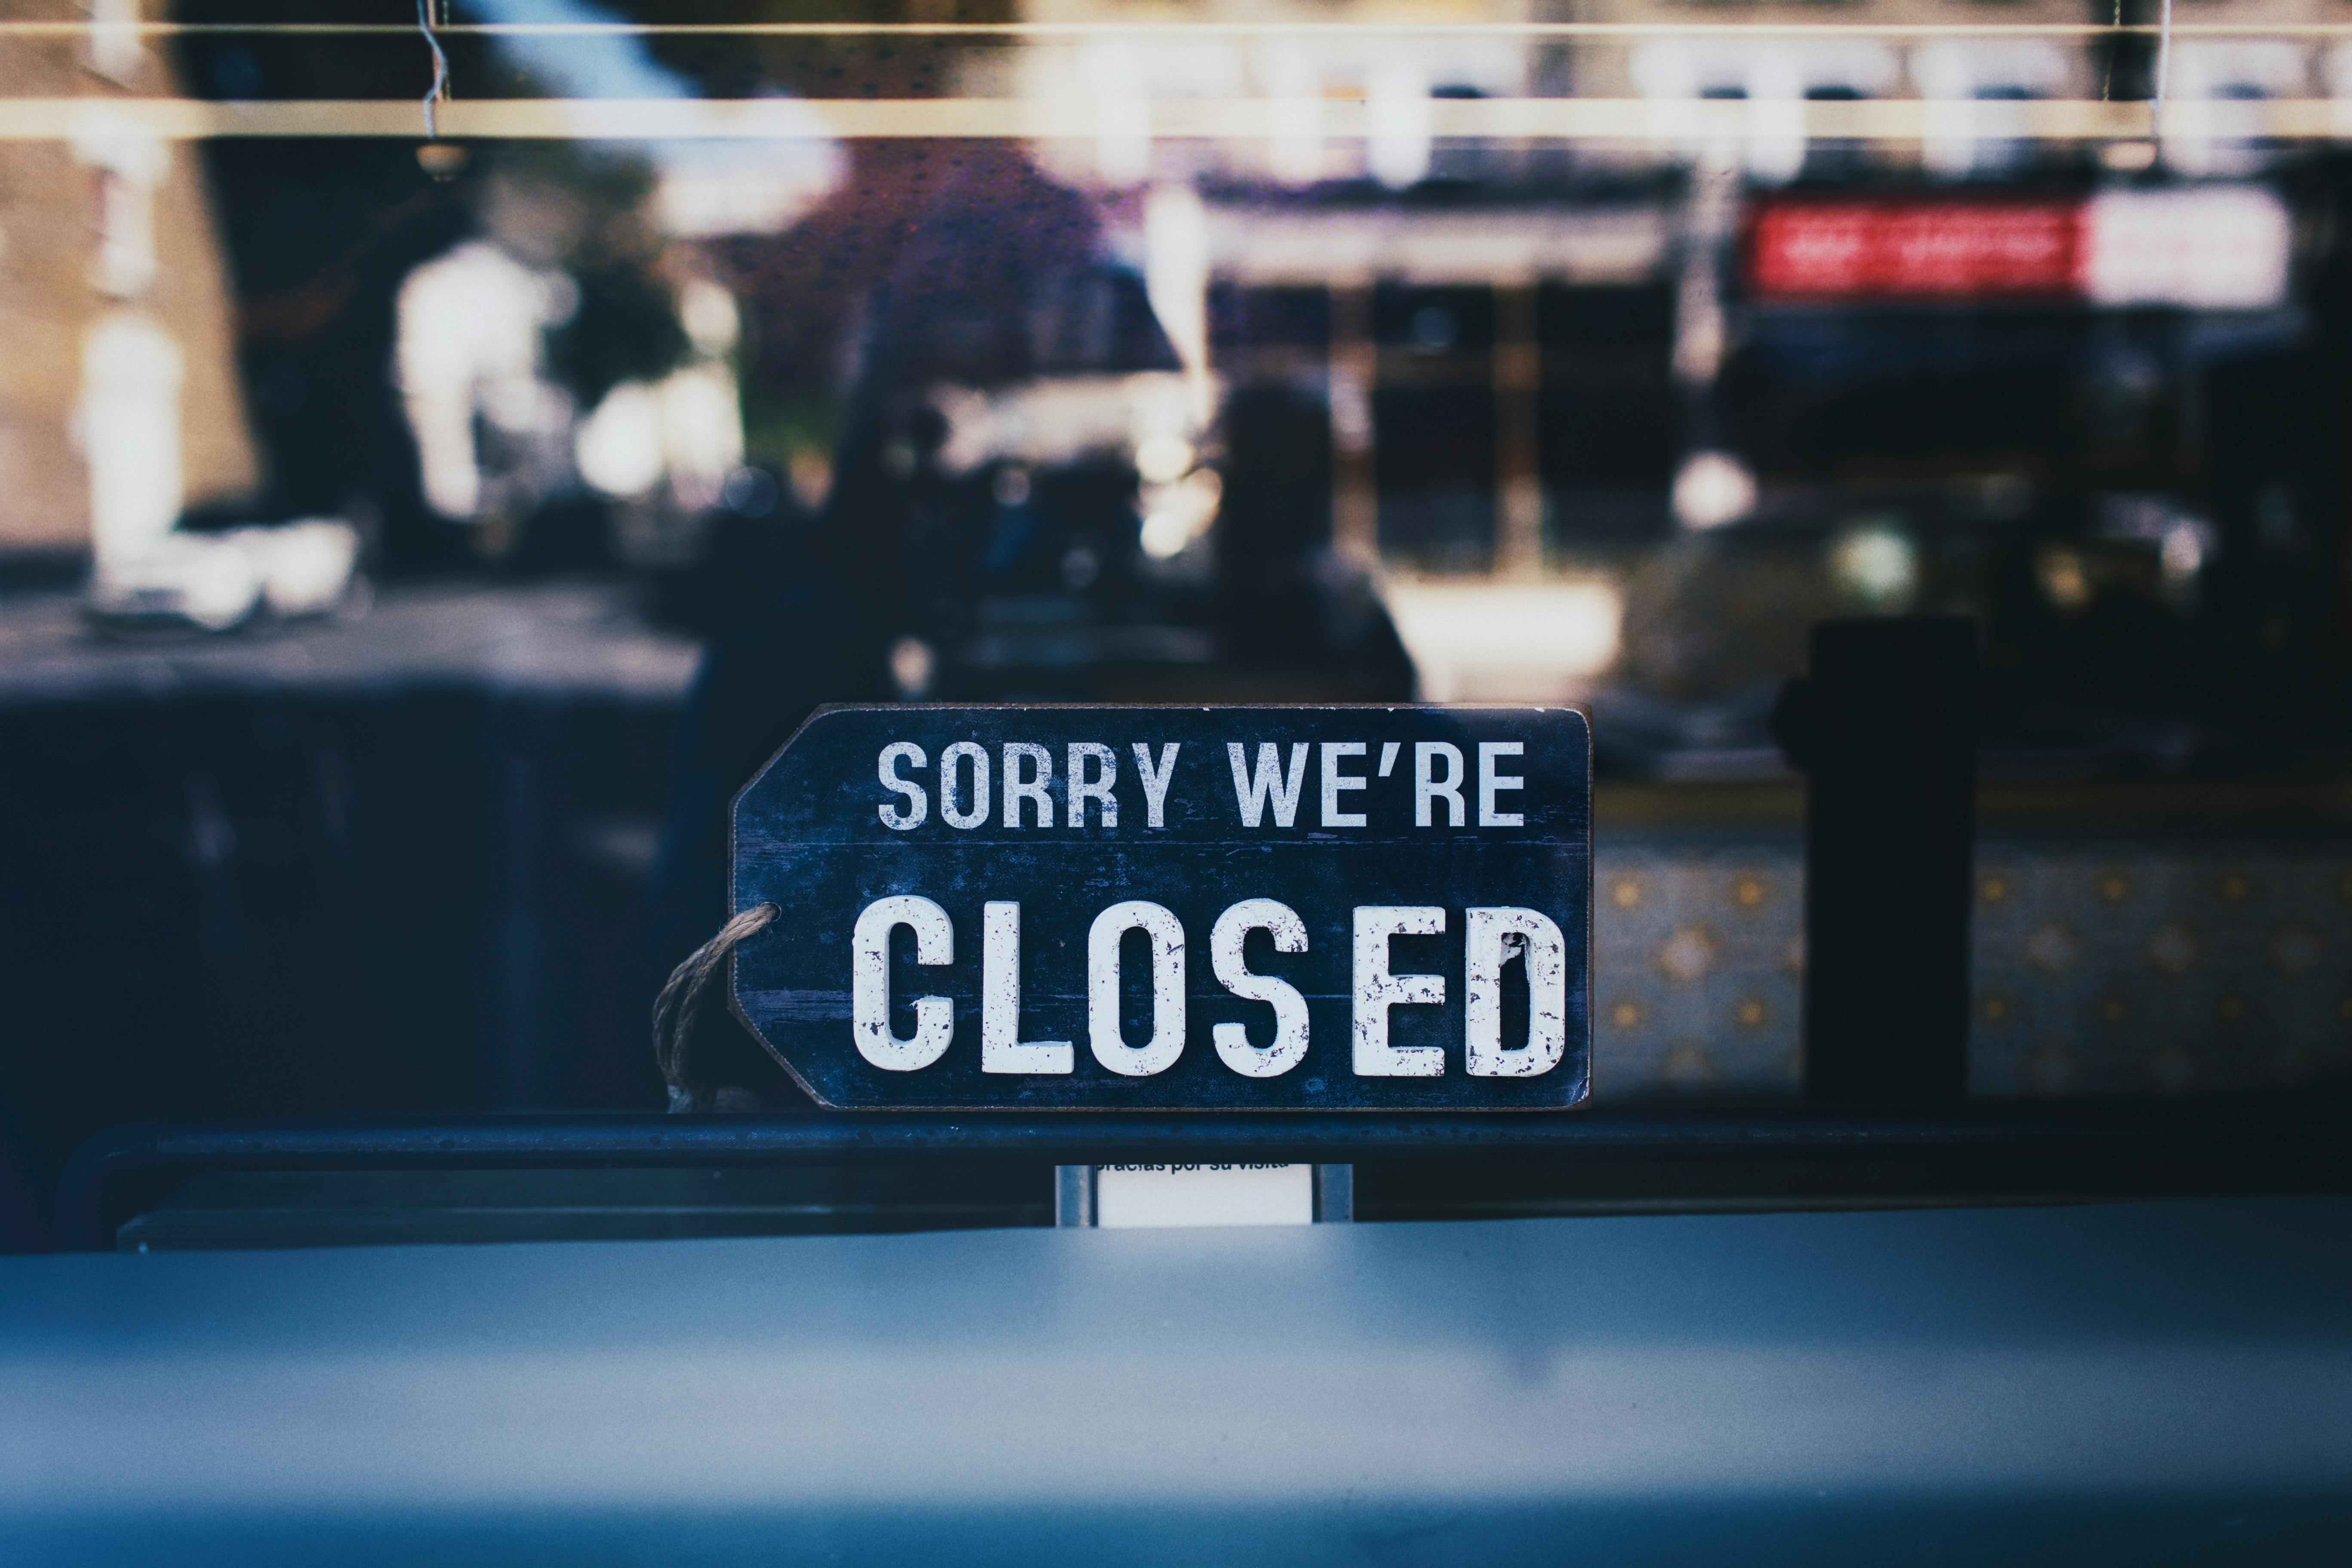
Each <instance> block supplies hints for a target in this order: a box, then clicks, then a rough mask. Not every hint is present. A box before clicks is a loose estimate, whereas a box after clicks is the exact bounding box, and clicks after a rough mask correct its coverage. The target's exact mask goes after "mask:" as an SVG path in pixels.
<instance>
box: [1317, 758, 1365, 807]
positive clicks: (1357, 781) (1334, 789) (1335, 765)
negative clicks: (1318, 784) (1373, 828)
mask: <svg viewBox="0 0 2352 1568" xmlns="http://www.w3.org/2000/svg"><path fill="white" fill-rule="evenodd" d="M1322 752H1323V826H1326V827H1361V826H1364V814H1363V813H1362V812H1360V811H1341V810H1340V809H1339V792H1340V791H1341V790H1343V789H1362V788H1363V787H1364V785H1365V784H1366V783H1367V782H1368V781H1366V780H1365V779H1363V778H1361V777H1360V776H1358V775H1355V774H1351V773H1341V772H1340V771H1339V760H1340V759H1341V758H1342V757H1360V756H1362V755H1363V754H1364V743H1363V742H1361V741H1326V742H1323V745H1322Z"/></svg>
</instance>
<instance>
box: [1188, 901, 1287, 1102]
mask: <svg viewBox="0 0 2352 1568" xmlns="http://www.w3.org/2000/svg"><path fill="white" fill-rule="evenodd" d="M1252 931H1270V932H1272V933H1273V936H1274V951H1275V952H1306V951H1307V922H1306V921H1302V920H1300V919H1299V918H1298V911H1297V910H1294V909H1292V908H1291V907H1290V906H1289V905H1288V904H1285V903H1279V902H1277V901H1276V900H1273V899H1244V900H1242V901H1241V902H1240V903H1238V904H1235V905H1234V907H1233V908H1232V909H1229V910H1226V911H1225V912H1224V913H1223V914H1222V915H1219V916H1218V917H1217V923H1216V927H1215V929H1214V930H1213V931H1210V932H1209V961H1210V963H1211V965H1212V967H1213V968H1214V969H1215V970H1216V973H1217V979H1218V981H1219V983H1220V984H1223V986H1224V988H1225V989H1226V990H1228V991H1230V992H1232V993H1233V994H1234V995H1236V996H1239V997H1240V998H1242V999H1243V1000H1244V1001H1245V1002H1265V1003H1268V1004H1270V1005H1272V1006H1273V1008H1274V1038H1273V1039H1271V1040H1269V1041H1267V1042H1266V1043H1265V1045H1264V1046H1253V1045H1251V1044H1250V1041H1249V1030H1248V1029H1246V1028H1245V1027H1244V1026H1242V1025H1239V1024H1219V1025H1218V1026H1216V1027H1215V1028H1213V1029H1212V1030H1211V1031H1210V1032H1209V1033H1210V1037H1211V1038H1213V1040H1215V1042H1216V1046H1217V1059H1218V1060H1219V1061H1222V1062H1223V1063H1224V1064H1225V1065H1226V1066H1227V1067H1229V1068H1233V1069H1234V1071H1235V1072H1237V1073H1239V1074H1241V1075H1242V1076H1243V1077H1244V1078H1279V1077H1281V1076H1282V1075H1283V1074H1284V1073H1286V1072H1288V1071H1289V1070H1290V1069H1291V1068H1295V1067H1297V1065H1298V1064H1299V1063H1300V1062H1301V1061H1304V1060H1305V1059H1306V1058H1307V998H1306V997H1304V996H1301V995H1300V994H1298V987H1297V986H1296V985H1293V984H1290V982H1289V981H1287V980H1282V979H1277V978H1276V977H1275V976H1274V975H1271V974H1253V973H1250V967H1249V963H1248V962H1247V961H1246V960H1245V959H1244V958H1243V957H1242V943H1243V942H1245V941H1247V940H1248V938H1249V933H1250V932H1252Z"/></svg>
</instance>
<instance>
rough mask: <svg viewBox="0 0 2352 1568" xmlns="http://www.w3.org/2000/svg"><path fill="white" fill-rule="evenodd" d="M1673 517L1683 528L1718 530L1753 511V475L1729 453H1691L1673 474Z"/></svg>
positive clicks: (1754, 492)
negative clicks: (1679, 469)
mask: <svg viewBox="0 0 2352 1568" xmlns="http://www.w3.org/2000/svg"><path fill="white" fill-rule="evenodd" d="M1674 506H1675V517H1676V518H1677V519H1678V520H1679V521H1681V522H1682V525H1683V526H1684V527H1685V528H1720V527H1722V526H1723V525H1724V524H1725V523H1727V522H1737V521H1739V520H1740V519H1741V518H1743V517H1746V516H1747V515H1748V513H1749V512H1751V511H1753V510H1756V476H1755V475H1753V474H1751V473H1749V472H1748V465H1746V464H1745V463H1742V462H1741V461H1740V460H1739V459H1738V458H1735V457H1733V456H1732V455H1731V454H1730V453H1728V452H1693V453H1692V454H1691V455H1690V456H1689V457H1687V458H1684V459H1683V466H1682V468H1681V471H1679V472H1678V473H1676V474H1675V491H1674Z"/></svg>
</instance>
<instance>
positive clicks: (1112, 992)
mask: <svg viewBox="0 0 2352 1568" xmlns="http://www.w3.org/2000/svg"><path fill="white" fill-rule="evenodd" d="M1129 931H1142V932H1143V933H1144V935H1146V936H1148V937H1150V939H1151V1038H1150V1040H1149V1041H1148V1042H1146V1043H1145V1044H1143V1045H1140V1046H1130V1045H1129V1044H1128V1043H1127V1037H1126V1036H1125V1035H1124V1034H1123V1033H1121V1032H1120V1029H1119V1026H1118V950H1119V942H1120V939H1121V938H1122V937H1124V936H1126V935H1127V933H1128V932H1129ZM1087 1042H1088V1043H1089V1044H1090V1045H1092V1046H1093V1047H1094V1052H1095V1060H1097V1061H1098V1062H1100V1063H1102V1065H1103V1066H1105V1067H1107V1068H1109V1069H1110V1070H1111V1071H1113V1072H1115V1073H1118V1075H1120V1076H1121V1077H1122V1078H1150V1076H1151V1075H1152V1074H1153V1073H1158V1072H1166V1071H1167V1070H1168V1069H1169V1068H1171V1067H1174V1066H1175V1065H1176V1058H1178V1057H1181V1056H1182V1055H1183V1054H1184V922H1183V921H1180V920H1178V919H1177V918H1176V913H1175V911H1174V910H1171V909H1169V908H1167V907H1166V906H1165V905H1163V904H1155V903H1151V902H1149V901H1148V900H1142V899H1130V900H1128V901H1127V902H1125V903H1123V904H1113V905H1112V906H1111V907H1110V908H1108V909H1107V910H1104V911H1103V912H1102V913H1100V914H1098V915H1097V916H1096V917H1095V923H1094V927H1093V929H1092V930H1090V931H1087Z"/></svg>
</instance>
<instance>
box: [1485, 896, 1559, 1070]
mask: <svg viewBox="0 0 2352 1568" xmlns="http://www.w3.org/2000/svg"><path fill="white" fill-rule="evenodd" d="M1466 915H1467V922H1466V924H1465V929H1464V938H1465V949H1466V951H1465V954H1464V960H1463V965H1462V967H1463V975H1462V990H1463V1005H1464V1008H1465V1012H1466V1014H1467V1016H1466V1018H1465V1022H1464V1026H1463V1030H1462V1041H1463V1055H1464V1057H1465V1058H1466V1061H1465V1065H1466V1066H1467V1067H1468V1068H1469V1070H1470V1076H1471V1077H1472V1078H1534V1077H1536V1076H1537V1075H1538V1074H1540V1073H1548V1072H1549V1071H1551V1069H1552V1068H1556V1067H1558V1066H1559V1058H1561V1056H1562V1055H1564V1054H1565V1053H1566V1052H1567V1050H1568V939H1567V938H1566V937H1564V936H1562V935H1561V934H1560V931H1559V927H1558V926H1557V925H1554V924H1553V923H1552V922H1551V920H1550V918H1549V916H1547V915H1544V914H1542V913H1541V912H1539V911H1538V910H1518V909H1508V908H1505V909H1474V910H1467V911H1466ZM1514 958H1519V959H1522V960H1524V961H1525V963H1526V964H1527V966H1528V1038H1527V1043H1526V1044H1525V1045H1521V1046H1514V1047H1510V1048H1508V1049H1506V1048H1505V1047H1504V1045H1503V965H1505V964H1506V963H1509V962H1510V961H1511V960H1512V959H1514Z"/></svg>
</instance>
